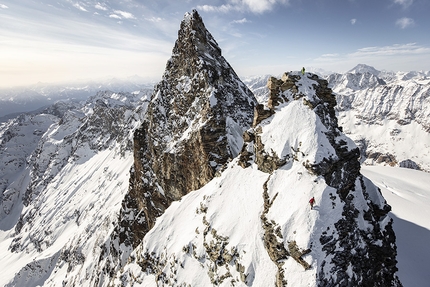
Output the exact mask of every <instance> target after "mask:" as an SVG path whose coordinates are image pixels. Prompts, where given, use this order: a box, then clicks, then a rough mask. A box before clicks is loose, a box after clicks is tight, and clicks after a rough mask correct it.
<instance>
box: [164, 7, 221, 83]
mask: <svg viewBox="0 0 430 287" xmlns="http://www.w3.org/2000/svg"><path fill="white" fill-rule="evenodd" d="M219 57H221V48H220V47H219V46H218V43H217V42H216V41H215V39H214V37H212V35H211V33H210V32H209V31H208V30H207V29H206V27H205V25H204V23H203V20H202V18H201V17H200V15H199V13H198V12H197V11H196V10H193V12H191V13H186V14H185V16H184V20H182V22H181V25H180V29H179V31H178V39H177V41H176V43H175V46H174V48H173V53H172V58H171V60H170V61H169V62H168V63H167V67H166V74H169V73H168V71H169V70H170V68H174V67H175V64H185V63H184V62H183V60H185V59H186V60H187V61H186V63H187V64H188V65H186V66H185V67H184V68H185V71H183V72H185V74H188V76H191V75H192V74H194V73H193V72H195V71H196V70H195V68H201V65H202V64H203V63H201V62H202V61H203V62H209V63H210V64H214V63H216V62H217V60H218V61H219V59H218V58H219ZM171 64H173V65H172V66H170V65H171ZM193 66H194V69H193ZM190 68H191V69H190ZM173 76H175V75H173Z"/></svg>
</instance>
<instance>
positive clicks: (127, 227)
mask: <svg viewBox="0 0 430 287" xmlns="http://www.w3.org/2000/svg"><path fill="white" fill-rule="evenodd" d="M255 105H256V100H255V97H254V95H253V94H252V92H251V91H250V90H249V89H248V87H247V86H246V85H245V84H244V83H242V81H241V80H240V79H239V77H238V76H237V74H236V73H235V72H234V70H233V68H232V67H231V66H230V65H229V64H228V62H227V61H226V60H225V59H224V57H223V56H222V55H221V49H220V48H219V47H218V44H217V42H216V41H215V39H214V38H213V37H212V35H211V34H210V33H209V31H208V30H207V29H206V28H205V26H204V24H203V21H202V19H201V17H200V15H199V14H198V13H197V11H195V10H194V11H193V12H192V13H187V14H185V17H184V20H183V21H182V22H181V25H180V29H179V31H178V39H177V41H176V43H175V46H174V48H173V52H172V57H171V58H170V59H169V60H168V62H167V65H166V70H165V73H164V75H163V77H162V80H161V81H160V82H159V83H158V84H157V85H156V87H155V89H154V93H153V95H152V97H151V101H150V103H149V105H148V110H147V113H146V115H145V118H144V120H143V122H142V125H141V126H140V128H138V129H137V130H136V131H135V133H134V165H133V168H132V170H131V178H130V189H129V193H128V194H127V195H126V197H125V199H124V201H123V204H122V209H121V212H120V222H121V223H120V226H118V228H117V230H116V231H115V232H116V234H114V235H113V238H115V237H117V236H118V237H119V242H120V244H121V243H125V245H127V246H133V247H136V246H137V244H138V243H139V242H140V241H141V240H142V238H143V237H144V236H145V234H146V233H147V232H148V231H149V230H150V229H151V228H152V227H153V226H154V224H155V219H156V218H157V217H158V216H160V215H161V214H163V213H164V210H165V209H166V208H167V207H168V206H169V205H170V204H171V203H172V202H173V201H176V200H179V199H180V198H181V197H182V196H184V195H186V194H187V193H189V192H191V191H193V190H196V189H199V188H201V187H202V186H203V185H205V184H206V183H208V182H209V181H210V180H211V179H212V178H213V177H214V176H215V175H216V174H217V173H219V172H220V171H221V170H222V169H223V167H225V165H226V163H227V162H228V161H229V160H230V159H232V158H234V157H236V156H237V155H238V154H239V152H240V149H241V147H242V145H243V139H242V134H243V132H244V131H245V130H246V129H248V128H249V127H250V126H251V124H252V115H253V109H254V106H255ZM114 240H115V239H114Z"/></svg>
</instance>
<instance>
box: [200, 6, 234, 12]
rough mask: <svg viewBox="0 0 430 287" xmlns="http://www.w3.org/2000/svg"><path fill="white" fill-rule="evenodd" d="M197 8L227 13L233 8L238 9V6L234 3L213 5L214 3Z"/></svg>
mask: <svg viewBox="0 0 430 287" xmlns="http://www.w3.org/2000/svg"><path fill="white" fill-rule="evenodd" d="M197 9H198V10H200V11H203V12H222V13H227V12H230V11H233V10H236V7H234V6H232V5H221V6H212V5H199V6H197Z"/></svg>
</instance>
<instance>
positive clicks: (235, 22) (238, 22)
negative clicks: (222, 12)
mask: <svg viewBox="0 0 430 287" xmlns="http://www.w3.org/2000/svg"><path fill="white" fill-rule="evenodd" d="M230 23H231V24H245V23H251V21H249V20H247V19H246V18H243V19H240V20H234V21H232V22H230Z"/></svg>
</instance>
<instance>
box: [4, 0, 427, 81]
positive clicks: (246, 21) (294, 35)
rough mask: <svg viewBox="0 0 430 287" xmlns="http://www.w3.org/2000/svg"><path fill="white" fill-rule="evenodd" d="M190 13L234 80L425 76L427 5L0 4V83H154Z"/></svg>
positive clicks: (357, 1) (324, 1) (342, 0)
mask: <svg viewBox="0 0 430 287" xmlns="http://www.w3.org/2000/svg"><path fill="white" fill-rule="evenodd" d="M192 9H197V10H198V11H199V13H200V15H201V16H202V17H203V21H204V22H205V25H206V27H207V28H208V30H209V31H210V32H211V33H212V35H213V36H214V37H215V39H216V40H217V41H218V43H219V45H220V47H221V49H222V51H223V55H224V57H225V58H226V59H227V61H229V62H230V64H231V65H232V66H233V68H234V69H235V70H236V72H237V73H238V74H239V75H240V76H250V75H260V74H274V75H277V74H280V73H282V72H283V71H289V70H299V69H300V68H301V67H302V66H305V67H308V68H309V69H310V68H311V67H314V68H321V69H324V70H328V71H336V72H345V71H347V70H349V69H351V68H353V67H354V66H355V65H357V64H359V63H364V64H368V65H372V66H374V67H375V68H377V69H379V70H383V69H385V70H394V71H410V70H430V36H429V35H430V34H429V30H430V17H429V16H428V15H429V12H430V1H428V0H376V1H375V0H223V1H216V0H215V1H203V0H185V1H165V0H159V1H155V0H149V1H135V0H123V1H103V0H99V1H92V0H82V1H75V0H58V1H43V0H38V1H33V0H13V1H12V0H0V63H1V65H0V87H4V86H15V85H25V84H33V83H37V82H59V81H62V82H67V81H73V80H76V79H100V78H103V77H118V78H120V77H127V76H131V75H139V76H142V77H145V78H147V79H151V80H155V81H156V80H158V79H160V78H161V75H162V73H163V71H164V68H165V64H166V62H167V60H168V59H169V57H170V54H171V50H172V48H173V45H174V42H175V40H176V38H177V31H178V29H179V25H180V21H181V20H182V18H183V16H184V13H185V12H187V11H191V10H192Z"/></svg>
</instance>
